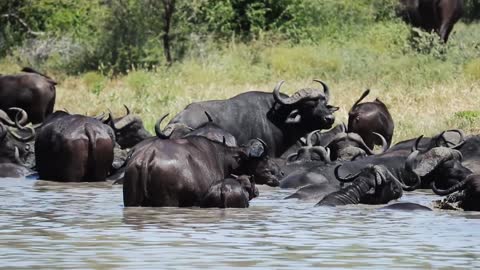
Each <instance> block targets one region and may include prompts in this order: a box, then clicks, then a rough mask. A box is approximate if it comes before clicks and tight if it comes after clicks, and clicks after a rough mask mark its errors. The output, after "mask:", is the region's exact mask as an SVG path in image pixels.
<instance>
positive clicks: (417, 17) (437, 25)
mask: <svg viewBox="0 0 480 270" xmlns="http://www.w3.org/2000/svg"><path fill="white" fill-rule="evenodd" d="M400 3H401V7H400V9H401V10H400V11H401V16H402V17H403V19H404V20H405V21H406V22H408V23H411V24H412V25H413V26H415V27H419V28H422V29H424V30H426V31H428V32H431V31H435V32H436V33H437V34H438V35H439V36H440V38H441V39H442V40H443V42H445V43H446V42H447V41H448V37H449V35H450V32H451V31H452V29H453V26H454V25H455V23H456V22H457V21H458V20H459V19H460V18H461V17H462V15H463V12H464V3H463V0H400Z"/></svg>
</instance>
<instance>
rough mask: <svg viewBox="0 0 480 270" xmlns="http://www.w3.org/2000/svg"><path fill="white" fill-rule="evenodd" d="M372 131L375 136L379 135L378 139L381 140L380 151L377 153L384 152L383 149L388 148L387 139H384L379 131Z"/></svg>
mask: <svg viewBox="0 0 480 270" xmlns="http://www.w3.org/2000/svg"><path fill="white" fill-rule="evenodd" d="M372 133H373V134H375V135H377V137H379V138H380V140H381V141H382V152H380V153H379V154H381V153H385V151H387V150H388V143H387V140H386V139H385V137H383V136H382V134H380V133H377V132H372Z"/></svg>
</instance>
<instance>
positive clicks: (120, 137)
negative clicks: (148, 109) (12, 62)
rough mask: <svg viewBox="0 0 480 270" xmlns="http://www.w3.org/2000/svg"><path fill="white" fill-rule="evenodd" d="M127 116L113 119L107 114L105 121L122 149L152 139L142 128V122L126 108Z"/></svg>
mask: <svg viewBox="0 0 480 270" xmlns="http://www.w3.org/2000/svg"><path fill="white" fill-rule="evenodd" d="M124 106H125V109H126V110H127V114H126V115H125V116H122V117H119V118H113V116H112V114H111V113H110V114H109V117H108V119H107V120H106V121H105V122H106V124H109V125H110V126H111V127H112V129H113V131H114V132H115V138H116V140H117V141H116V142H117V143H118V144H119V145H120V147H121V148H122V149H126V148H132V147H133V146H134V145H136V144H137V143H139V142H141V141H143V140H145V139H146V138H149V137H152V135H151V134H150V133H149V132H148V131H147V130H146V129H145V127H144V126H143V121H142V119H141V118H140V117H138V116H136V115H132V114H131V113H130V109H129V108H128V107H127V106H126V105H124Z"/></svg>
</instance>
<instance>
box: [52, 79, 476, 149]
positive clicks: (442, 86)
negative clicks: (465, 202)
mask: <svg viewBox="0 0 480 270" xmlns="http://www.w3.org/2000/svg"><path fill="white" fill-rule="evenodd" d="M145 74H146V75H147V77H150V79H151V81H150V82H148V84H146V85H145V86H144V88H142V87H140V88H136V87H132V85H129V78H128V77H122V78H117V79H114V80H111V81H109V82H107V83H106V86H105V89H104V90H103V91H102V92H101V93H100V94H99V95H98V96H97V95H96V94H94V93H92V91H91V90H90V89H88V88H87V85H86V84H85V82H84V81H83V80H82V78H76V77H69V78H67V79H66V80H65V81H63V82H62V84H60V86H59V87H58V101H57V106H56V107H57V108H66V109H68V110H69V111H70V112H75V113H82V114H88V115H95V114H98V113H100V112H102V111H106V110H107V109H111V110H112V111H113V112H114V114H115V115H121V114H123V113H124V109H123V106H122V104H126V105H128V106H129V107H130V108H131V109H132V110H133V112H134V113H136V114H139V115H141V116H142V118H143V119H144V121H145V123H146V125H147V127H148V128H149V129H150V130H152V127H153V124H154V123H155V121H156V120H157V119H158V118H159V117H160V116H161V115H163V114H165V113H170V116H173V115H175V114H176V113H178V112H179V111H181V110H182V109H183V108H184V107H185V106H186V105H188V104H189V103H191V102H195V101H201V100H211V99H223V98H228V97H231V96H234V95H236V94H239V93H242V92H245V91H248V90H263V91H272V90H273V87H274V85H275V84H276V82H277V81H278V80H279V79H280V78H272V81H271V82H268V83H260V84H248V83H244V84H235V85H231V84H222V83H216V84H214V83H196V84H194V83H192V82H191V81H190V80H189V78H188V77H184V78H181V77H178V78H174V79H173V78H172V79H171V80H167V81H168V83H166V82H165V78H163V79H158V80H157V79H156V78H160V77H161V76H162V74H158V73H145ZM144 79H145V80H148V79H147V78H144ZM311 79H312V78H305V79H302V80H291V81H287V83H286V84H285V85H284V88H283V89H282V90H283V91H285V92H288V93H292V92H294V91H295V89H299V88H301V87H305V86H315V84H313V83H311ZM327 83H328V84H329V86H330V88H331V91H332V95H333V96H332V101H331V103H332V104H334V105H337V106H339V107H340V110H339V111H338V112H337V122H342V121H344V122H346V121H347V113H348V110H349V108H350V107H351V105H352V104H353V103H354V102H355V100H356V99H358V97H359V96H360V95H361V93H362V92H363V91H364V89H365V88H366V87H369V88H371V89H372V91H371V94H370V96H369V97H367V98H366V100H373V99H374V98H376V97H378V98H380V99H381V100H382V101H383V102H384V103H385V104H387V106H388V108H389V110H390V112H391V114H392V115H393V118H394V120H395V125H396V129H395V136H394V140H395V141H400V140H403V139H407V138H412V137H416V136H418V135H420V134H425V135H432V134H435V133H438V132H439V131H441V130H444V129H449V128H463V129H465V131H466V132H469V133H472V132H473V133H479V132H480V129H479V128H480V120H479V118H476V119H474V120H473V121H471V120H469V121H465V119H464V118H463V117H462V113H461V112H464V111H478V110H480V86H479V84H477V83H476V82H471V81H468V80H464V79H460V80H452V81H450V82H448V83H435V84H432V85H430V86H428V87H420V88H415V87H412V86H408V85H404V84H402V83H401V82H400V83H398V84H396V85H391V86H390V87H388V88H386V87H385V86H384V83H383V82H380V81H379V82H377V83H373V84H370V85H368V84H366V83H365V82H359V81H345V82H343V81H342V82H327ZM246 109H247V108H246Z"/></svg>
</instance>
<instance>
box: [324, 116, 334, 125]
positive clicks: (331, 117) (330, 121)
mask: <svg viewBox="0 0 480 270" xmlns="http://www.w3.org/2000/svg"><path fill="white" fill-rule="evenodd" d="M325 122H327V123H328V124H333V122H335V116H333V114H331V115H327V116H325Z"/></svg>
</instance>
